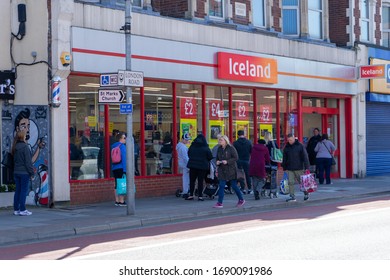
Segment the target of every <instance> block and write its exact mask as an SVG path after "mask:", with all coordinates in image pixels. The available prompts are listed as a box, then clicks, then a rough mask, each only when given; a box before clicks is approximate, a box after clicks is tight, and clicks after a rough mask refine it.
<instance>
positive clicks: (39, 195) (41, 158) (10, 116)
mask: <svg viewBox="0 0 390 280" xmlns="http://www.w3.org/2000/svg"><path fill="white" fill-rule="evenodd" d="M48 127H49V120H48V107H47V106H19V105H18V106H14V105H8V106H6V105H4V106H3V109H2V131H3V134H2V154H3V155H4V153H6V152H7V151H11V148H12V143H13V139H14V136H15V134H16V132H18V131H21V130H26V132H27V136H26V140H27V144H28V145H29V148H30V152H31V156H32V162H33V165H34V170H35V174H36V176H35V177H34V179H32V180H31V181H30V186H29V190H28V194H27V199H26V204H35V205H39V206H49V201H50V194H51V191H50V189H49V180H48V179H49V178H48V175H49V173H48V158H49V153H48V149H47V147H48V133H49V131H48ZM2 175H3V176H2V180H3V182H2V183H3V184H10V183H13V178H12V174H9V171H8V169H6V168H2Z"/></svg>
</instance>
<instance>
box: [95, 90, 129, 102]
mask: <svg viewBox="0 0 390 280" xmlns="http://www.w3.org/2000/svg"><path fill="white" fill-rule="evenodd" d="M124 98H125V95H124V94H123V90H121V89H99V103H120V102H122V101H123V99H124Z"/></svg>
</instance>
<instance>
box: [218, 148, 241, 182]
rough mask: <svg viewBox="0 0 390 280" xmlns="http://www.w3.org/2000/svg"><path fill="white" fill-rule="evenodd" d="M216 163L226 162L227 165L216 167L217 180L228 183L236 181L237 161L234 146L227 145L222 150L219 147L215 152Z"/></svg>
mask: <svg viewBox="0 0 390 280" xmlns="http://www.w3.org/2000/svg"><path fill="white" fill-rule="evenodd" d="M216 160H217V161H222V160H226V161H227V164H220V165H218V166H217V170H218V179H220V180H225V181H230V180H235V179H237V160H238V155H237V151H236V149H235V148H234V146H231V145H227V146H226V147H225V149H224V148H222V146H221V145H220V146H219V147H218V150H217V158H216Z"/></svg>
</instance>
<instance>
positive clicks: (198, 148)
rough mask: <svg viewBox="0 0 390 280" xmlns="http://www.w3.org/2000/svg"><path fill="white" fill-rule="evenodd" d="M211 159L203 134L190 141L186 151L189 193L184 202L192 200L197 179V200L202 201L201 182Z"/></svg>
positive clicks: (207, 170)
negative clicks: (188, 170)
mask: <svg viewBox="0 0 390 280" xmlns="http://www.w3.org/2000/svg"><path fill="white" fill-rule="evenodd" d="M212 159H213V155H212V154H211V150H210V148H209V145H208V144H207V141H206V138H205V137H204V135H203V134H198V136H197V137H196V138H195V139H194V141H192V143H191V146H190V148H189V149H188V164H187V167H188V168H189V169H190V193H189V196H187V197H185V200H193V199H194V192H195V181H196V179H198V200H199V201H203V196H202V194H203V180H204V178H205V177H206V174H207V172H209V169H210V160H212Z"/></svg>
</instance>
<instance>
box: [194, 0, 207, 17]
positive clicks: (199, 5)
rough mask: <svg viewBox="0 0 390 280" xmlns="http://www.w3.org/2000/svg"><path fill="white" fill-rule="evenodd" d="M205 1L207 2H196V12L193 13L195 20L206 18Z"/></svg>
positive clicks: (202, 0)
mask: <svg viewBox="0 0 390 280" xmlns="http://www.w3.org/2000/svg"><path fill="white" fill-rule="evenodd" d="M206 1H207V0H196V11H195V13H194V14H195V17H197V18H205V16H206V14H207V13H206V11H205V9H206V4H205V3H206Z"/></svg>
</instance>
